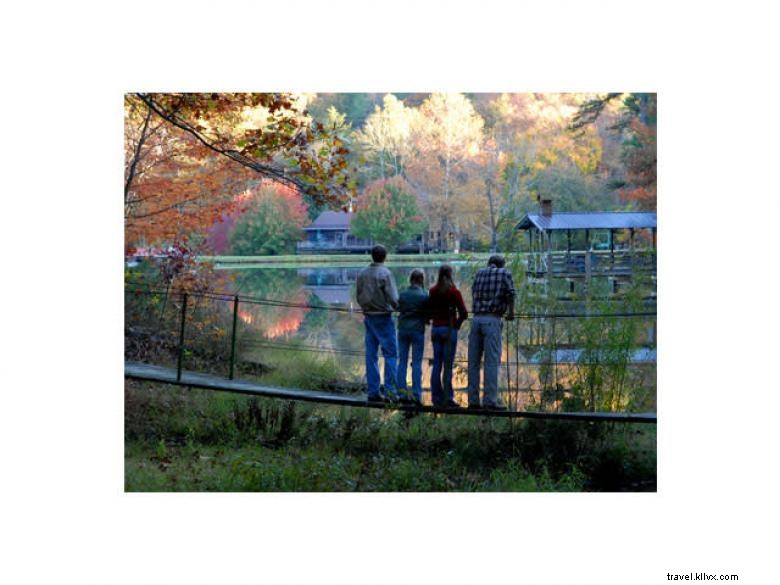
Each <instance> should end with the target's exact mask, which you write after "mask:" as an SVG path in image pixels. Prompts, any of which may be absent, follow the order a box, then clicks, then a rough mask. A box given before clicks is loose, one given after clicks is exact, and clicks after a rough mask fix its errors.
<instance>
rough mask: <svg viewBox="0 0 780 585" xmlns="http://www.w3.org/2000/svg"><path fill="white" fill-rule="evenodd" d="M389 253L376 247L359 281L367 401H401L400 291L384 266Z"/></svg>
mask: <svg viewBox="0 0 780 585" xmlns="http://www.w3.org/2000/svg"><path fill="white" fill-rule="evenodd" d="M386 257H387V250H386V249H385V247H384V246H380V245H377V246H374V248H373V249H372V250H371V259H372V260H373V262H372V263H371V265H370V266H368V267H367V268H364V269H363V270H361V271H360V274H358V278H357V302H358V304H359V305H360V308H361V309H362V310H363V314H364V319H363V324H364V326H365V330H366V331H365V343H366V382H367V385H368V401H369V402H384V401H385V400H390V401H393V402H395V401H396V400H398V390H397V388H396V368H397V362H398V344H397V339H396V331H395V323H393V317H392V311H394V310H396V309H398V289H397V287H396V285H395V278H394V277H393V274H392V273H391V272H390V271H389V270H388V269H387V268H386V267H385V266H384V261H385V258H386ZM379 346H381V347H382V356H383V357H384V358H385V372H384V374H385V375H384V381H385V395H384V396H382V393H381V391H380V389H379V353H378V350H379Z"/></svg>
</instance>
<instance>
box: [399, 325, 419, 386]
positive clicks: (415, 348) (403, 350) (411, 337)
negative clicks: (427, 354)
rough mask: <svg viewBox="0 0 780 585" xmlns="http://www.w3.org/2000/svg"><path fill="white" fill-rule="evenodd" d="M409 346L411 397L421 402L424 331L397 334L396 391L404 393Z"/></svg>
mask: <svg viewBox="0 0 780 585" xmlns="http://www.w3.org/2000/svg"><path fill="white" fill-rule="evenodd" d="M409 346H411V348H412V395H413V396H414V397H415V398H416V399H417V400H420V401H422V356H423V349H425V331H399V332H398V379H397V380H398V384H397V385H398V390H399V391H400V392H401V393H402V394H403V393H405V392H406V366H407V365H408V364H409Z"/></svg>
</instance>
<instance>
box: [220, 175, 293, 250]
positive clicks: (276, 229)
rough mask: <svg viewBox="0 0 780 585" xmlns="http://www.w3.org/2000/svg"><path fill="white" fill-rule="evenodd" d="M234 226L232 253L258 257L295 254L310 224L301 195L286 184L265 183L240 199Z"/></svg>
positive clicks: (248, 190)
mask: <svg viewBox="0 0 780 585" xmlns="http://www.w3.org/2000/svg"><path fill="white" fill-rule="evenodd" d="M239 199H240V206H239V209H238V210H237V211H236V212H235V213H237V214H239V215H238V217H237V219H236V220H235V225H234V227H233V228H232V230H231V231H230V232H229V242H230V251H231V253H233V254H236V255H246V256H258V255H261V256H263V255H273V254H286V253H288V254H289V253H293V252H294V251H295V243H296V242H298V241H300V240H301V239H302V238H303V229H302V228H303V226H304V225H306V223H307V222H308V215H307V214H306V204H305V203H304V202H303V200H302V198H301V195H300V193H298V192H297V191H296V190H295V189H292V188H291V187H289V186H287V185H282V184H279V183H276V182H271V181H263V182H262V183H260V184H259V185H258V186H256V187H253V188H251V189H247V190H246V191H245V192H243V193H242V194H241V196H240V198H239Z"/></svg>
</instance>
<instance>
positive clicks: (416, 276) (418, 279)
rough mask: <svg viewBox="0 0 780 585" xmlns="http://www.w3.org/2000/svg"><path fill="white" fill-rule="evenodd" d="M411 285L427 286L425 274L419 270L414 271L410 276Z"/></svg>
mask: <svg viewBox="0 0 780 585" xmlns="http://www.w3.org/2000/svg"><path fill="white" fill-rule="evenodd" d="M409 284H419V285H420V286H422V285H424V284H425V273H424V272H423V271H422V270H420V269H419V268H415V269H414V270H412V273H411V274H410V275H409Z"/></svg>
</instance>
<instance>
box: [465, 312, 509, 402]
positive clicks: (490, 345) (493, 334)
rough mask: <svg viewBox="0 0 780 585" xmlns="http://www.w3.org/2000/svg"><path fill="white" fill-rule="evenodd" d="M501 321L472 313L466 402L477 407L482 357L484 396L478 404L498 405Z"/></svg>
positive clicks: (490, 316)
mask: <svg viewBox="0 0 780 585" xmlns="http://www.w3.org/2000/svg"><path fill="white" fill-rule="evenodd" d="M503 328H504V322H503V321H502V320H501V318H500V317H495V316H493V315H474V317H473V318H472V319H471V332H470V333H469V405H472V406H478V405H479V404H480V402H479V371H480V369H481V366H482V357H483V355H484V357H485V396H484V399H483V401H482V406H495V405H497V404H498V366H499V365H500V364H501V331H502V330H503Z"/></svg>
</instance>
